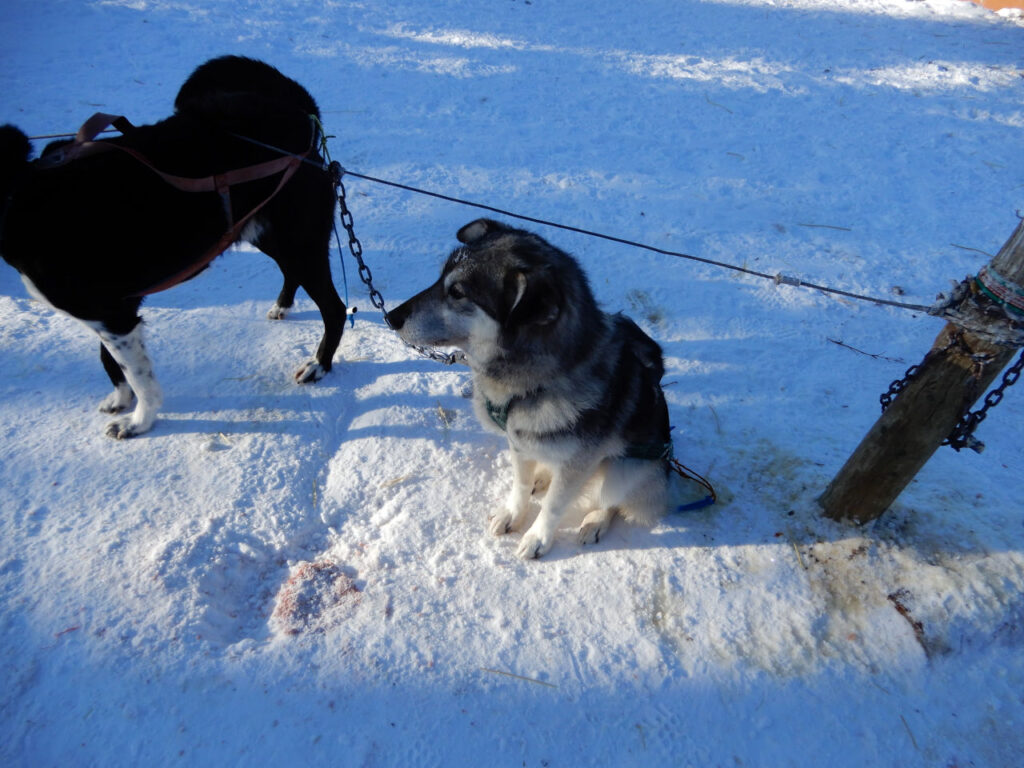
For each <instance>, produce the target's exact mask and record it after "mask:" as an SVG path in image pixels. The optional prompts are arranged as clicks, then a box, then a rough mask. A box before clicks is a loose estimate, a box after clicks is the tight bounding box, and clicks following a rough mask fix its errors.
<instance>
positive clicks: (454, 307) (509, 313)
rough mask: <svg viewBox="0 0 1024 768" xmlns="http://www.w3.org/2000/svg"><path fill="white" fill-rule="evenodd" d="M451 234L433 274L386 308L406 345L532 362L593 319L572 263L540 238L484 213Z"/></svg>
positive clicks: (480, 359) (488, 360) (510, 363)
mask: <svg viewBox="0 0 1024 768" xmlns="http://www.w3.org/2000/svg"><path fill="white" fill-rule="evenodd" d="M457 237H458V239H459V241H460V242H462V243H463V246H462V247H460V248H456V249H455V250H454V251H453V252H452V253H451V255H450V256H449V257H448V260H447V261H446V262H445V265H444V268H443V269H442V270H441V277H440V279H439V280H438V281H437V282H436V283H434V284H433V285H432V286H430V287H429V288H427V289H426V290H425V291H423V292H422V293H419V294H417V295H416V296H413V297H412V298H411V299H409V300H408V301H407V302H405V303H404V304H402V305H401V306H399V307H397V308H395V309H394V310H392V311H391V312H389V313H388V318H389V320H390V321H391V324H392V326H393V327H394V328H395V330H396V331H398V334H399V335H400V336H401V337H402V338H403V339H404V340H405V341H407V342H409V343H410V344H421V345H426V346H452V347H458V348H459V349H461V350H462V351H463V352H465V353H466V357H467V359H468V360H469V362H470V365H473V366H474V367H483V368H489V367H491V366H492V365H495V364H500V365H501V366H502V367H515V366H516V365H518V364H520V363H532V364H533V365H534V366H535V367H536V366H537V365H538V364H539V363H541V359H540V358H541V357H542V356H543V354H544V351H545V350H546V349H549V348H550V347H551V346H552V345H553V344H556V343H557V345H558V346H559V347H561V346H570V347H571V345H573V344H575V343H577V341H578V340H577V339H576V338H574V337H575V336H576V335H577V331H578V330H579V327H580V326H581V324H582V322H581V321H584V320H585V319H586V318H591V317H600V313H599V312H598V310H597V307H596V304H595V302H594V299H593V296H592V294H591V292H590V288H589V286H588V284H587V280H586V277H585V276H584V275H583V273H582V271H581V270H580V268H579V265H577V264H576V262H575V261H574V260H573V259H572V257H570V256H569V255H567V254H565V253H564V252H562V251H560V250H558V249H557V248H555V247H554V246H552V245H550V244H549V243H547V242H546V241H544V240H543V239H541V238H540V237H537V236H536V235H534V234H531V233H529V232H525V231H523V230H519V229H511V228H509V227H506V226H505V225H503V224H500V223H498V222H496V221H492V220H490V219H478V220H477V221H473V222H471V223H469V224H467V225H466V226H464V227H463V228H462V229H460V230H459V232H458V234H457ZM556 336H557V338H556Z"/></svg>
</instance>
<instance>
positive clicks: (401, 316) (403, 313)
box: [384, 301, 409, 331]
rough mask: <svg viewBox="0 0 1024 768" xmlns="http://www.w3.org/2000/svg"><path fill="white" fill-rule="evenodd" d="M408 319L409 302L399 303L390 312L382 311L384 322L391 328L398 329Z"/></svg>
mask: <svg viewBox="0 0 1024 768" xmlns="http://www.w3.org/2000/svg"><path fill="white" fill-rule="evenodd" d="M408 319H409V302H408V301H407V302H405V303H404V304H399V305H398V306H397V307H395V308H394V309H392V310H391V311H390V312H385V313H384V322H385V323H387V324H388V325H389V326H390V327H391V330H393V331H400V330H402V326H403V325H405V321H406V320H408Z"/></svg>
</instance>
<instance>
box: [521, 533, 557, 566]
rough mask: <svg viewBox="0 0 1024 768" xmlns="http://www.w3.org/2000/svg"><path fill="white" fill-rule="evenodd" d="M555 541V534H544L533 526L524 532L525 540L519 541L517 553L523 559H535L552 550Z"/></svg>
mask: <svg viewBox="0 0 1024 768" xmlns="http://www.w3.org/2000/svg"><path fill="white" fill-rule="evenodd" d="M554 543H555V537H554V536H544V535H542V534H538V533H535V532H534V530H533V529H532V528H531V529H530V530H528V531H527V532H526V533H525V534H523V540H522V541H520V542H519V548H518V549H517V550H516V555H517V556H518V557H520V558H522V559H523V560H534V559H536V558H538V557H543V556H544V555H546V554H547V553H548V552H550V551H551V545H552V544H554Z"/></svg>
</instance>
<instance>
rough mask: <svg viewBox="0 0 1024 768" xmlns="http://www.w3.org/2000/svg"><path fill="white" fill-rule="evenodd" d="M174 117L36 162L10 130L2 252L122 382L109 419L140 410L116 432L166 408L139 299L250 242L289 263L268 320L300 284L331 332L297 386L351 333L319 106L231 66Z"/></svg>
mask: <svg viewBox="0 0 1024 768" xmlns="http://www.w3.org/2000/svg"><path fill="white" fill-rule="evenodd" d="M174 109H175V111H174V115H173V116H171V117H169V118H167V119H166V120H163V121H161V122H159V123H156V124H154V125H147V126H140V127H138V128H134V127H131V126H130V125H128V126H127V127H122V130H123V131H124V135H123V136H118V137H116V138H111V139H104V140H102V141H90V140H89V139H91V138H92V137H91V136H90V135H86V136H85V137H84V139H85V140H83V137H82V135H81V132H80V136H79V139H78V140H77V141H76V142H70V143H69V142H63V143H55V144H52V145H50V146H49V147H47V149H46V151H45V152H44V153H43V156H42V157H41V158H39V159H38V160H36V161H34V162H29V160H28V158H29V155H30V153H31V145H30V144H29V141H28V139H27V138H26V136H25V134H24V133H22V132H21V131H19V130H18V129H16V128H14V127H12V126H4V127H2V128H0V254H2V255H3V258H4V259H5V260H6V261H7V262H8V263H10V264H11V265H12V266H13V267H14V268H15V269H17V270H18V271H19V272H20V273H21V276H22V279H23V280H24V282H25V285H26V287H27V288H28V290H29V292H30V293H31V294H32V295H33V296H35V297H36V298H38V299H41V300H43V301H45V302H46V303H48V304H49V305H51V306H53V307H55V308H57V309H60V310H63V311H64V312H67V313H68V314H70V315H72V316H74V317H77V318H78V319H80V320H82V321H83V322H84V323H85V324H86V325H88V326H89V327H90V328H92V329H94V330H95V331H96V332H97V333H98V334H99V337H100V342H101V344H100V359H101V361H102V363H103V367H104V369H105V370H106V372H107V374H108V375H109V377H110V380H111V382H113V384H114V392H113V394H112V395H110V396H109V397H107V398H106V399H105V400H104V401H103V403H102V404H101V405H100V410H102V411H104V412H107V413H119V412H121V411H124V410H127V409H128V408H129V407H130V406H131V402H132V399H133V396H134V397H135V398H136V399H137V401H138V402H137V405H136V407H135V409H134V411H133V412H132V413H131V414H129V415H126V416H122V417H119V418H118V419H116V420H115V421H113V422H112V423H111V424H110V425H109V426H108V427H107V432H106V433H107V434H108V435H109V436H111V437H115V438H126V437H132V436H134V435H138V434H141V433H143V432H145V431H147V430H148V429H150V427H151V426H152V425H153V421H154V419H155V418H156V413H157V410H158V409H159V407H160V404H161V393H160V387H159V386H158V384H157V383H156V380H155V378H154V376H153V370H152V366H151V364H150V361H149V358H148V356H147V355H146V351H145V348H144V347H143V343H142V334H141V330H142V326H141V318H140V317H139V316H138V310H139V306H140V305H141V304H142V301H143V299H144V297H145V296H146V295H147V294H149V293H154V292H156V291H159V290H164V289H165V288H169V287H171V286H172V285H174V284H177V283H178V282H181V281H182V280H186V279H189V278H191V277H192V276H194V275H195V274H197V273H198V272H200V271H202V270H203V269H205V267H206V265H207V264H208V263H209V261H210V260H211V259H212V258H214V257H215V256H216V255H218V254H219V253H220V252H221V251H223V250H224V249H225V248H227V247H228V246H229V245H230V244H231V243H232V242H235V241H238V240H247V241H249V242H251V243H252V244H253V245H255V246H256V247H257V248H259V249H260V250H261V251H263V252H264V253H265V254H267V255H268V256H270V257H271V258H272V259H274V261H276V262H277V264H278V266H279V267H280V268H281V272H282V273H283V274H284V287H283V288H282V289H281V293H280V295H279V296H278V297H277V301H276V303H275V304H274V306H273V307H272V308H271V310H270V312H269V313H268V316H269V317H270V318H272V319H277V318H281V317H284V313H285V310H286V309H288V308H289V307H291V305H292V302H293V300H294V298H295V291H296V289H298V288H299V287H300V286H301V287H302V288H303V289H305V291H306V293H307V294H309V296H310V298H312V299H313V301H314V302H316V305H317V307H319V309H320V314H321V316H322V318H323V322H324V335H323V338H322V340H321V341H320V346H319V348H318V349H317V352H316V357H315V358H314V359H313V360H311V361H309V362H308V363H306V364H305V365H304V366H302V368H300V369H299V371H298V372H297V373H296V374H295V379H296V381H298V382H300V383H304V382H311V381H316V380H317V379H319V378H320V377H321V376H323V375H324V373H326V372H327V371H329V370H331V362H332V359H333V357H334V353H335V350H336V349H337V348H338V344H339V342H340V341H341V335H342V332H343V330H344V320H345V305H344V303H343V302H342V301H341V299H340V298H339V296H338V293H337V291H336V290H335V288H334V284H333V282H332V280H331V269H330V263H329V247H330V243H329V241H330V234H331V230H332V226H333V218H334V201H335V197H334V186H333V184H332V181H331V176H330V174H329V172H328V171H327V170H325V169H324V167H323V160H322V158H321V157H320V155H319V152H318V147H317V139H318V135H319V134H318V130H317V126H318V125H319V122H318V120H319V110H318V108H317V105H316V102H315V101H314V100H313V98H312V97H311V96H310V95H309V93H308V92H307V91H306V90H305V88H303V87H302V86H301V85H299V84H298V83H296V82H295V81H294V80H291V79H289V78H287V77H285V76H284V75H282V74H281V73H280V72H278V71H277V70H276V69H274V68H273V67H271V66H269V65H267V64H264V63H263V62H260V61H254V60H252V59H245V58H240V57H234V56H226V57H223V58H218V59H213V60H211V61H208V62H207V63H205V64H203V65H202V66H200V67H199V68H198V69H197V70H196V71H195V72H194V73H193V74H192V75H191V77H189V79H188V80H187V81H186V82H185V84H184V85H183V86H182V87H181V90H180V91H179V92H178V96H177V98H176V99H175V102H174ZM313 116H315V117H316V118H317V122H314V120H313ZM100 123H103V124H104V125H105V121H102V120H101V121H100ZM100 127H103V126H102V125H96V126H94V127H93V128H94V130H93V132H94V131H96V130H98V129H99V128H100ZM84 129H85V126H83V130H84ZM280 150H283V152H282V151H280ZM240 169H241V170H240ZM196 190H199V191H196Z"/></svg>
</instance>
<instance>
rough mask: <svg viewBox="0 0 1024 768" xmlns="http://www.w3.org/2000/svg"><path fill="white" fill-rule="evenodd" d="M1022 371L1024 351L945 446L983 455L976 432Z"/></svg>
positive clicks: (981, 443)
mask: <svg viewBox="0 0 1024 768" xmlns="http://www.w3.org/2000/svg"><path fill="white" fill-rule="evenodd" d="M1022 371H1024V351H1022V352H1021V354H1020V357H1018V358H1017V362H1016V363H1014V364H1013V365H1012V366H1010V367H1009V368H1007V369H1006V372H1005V373H1004V374H1003V380H1002V382H1000V384H999V386H998V387H996V388H995V389H993V390H992V391H991V392H989V393H988V394H987V395H985V402H984V404H983V405H982V406H981V408H979V409H978V410H976V411H966V412H965V413H964V415H963V416H962V417H961V418H960V421H959V422H958V423H957V425H956V426H955V427H953V431H952V432H950V433H949V437H947V438H946V440H945V442H944V443H943V445H948V446H950V447H951V448H952V449H953V450H955V451H960V450H961V449H962V448H970V449H971V450H972V451H976V452H977V453H981V452H982V451H983V450H984V449H985V444H984V443H983V442H981V441H980V440H978V438H976V437H975V436H974V430H975V429H977V428H978V425H979V424H981V422H983V421H984V420H985V417H986V416H988V410H989V409H990V408H994V407H995V406H997V405H999V403H1000V401H1002V399H1003V395H1004V394H1006V388H1007V387H1012V386H1013V385H1014V384H1016V383H1017V380H1018V379H1019V378H1020V375H1021V372H1022Z"/></svg>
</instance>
